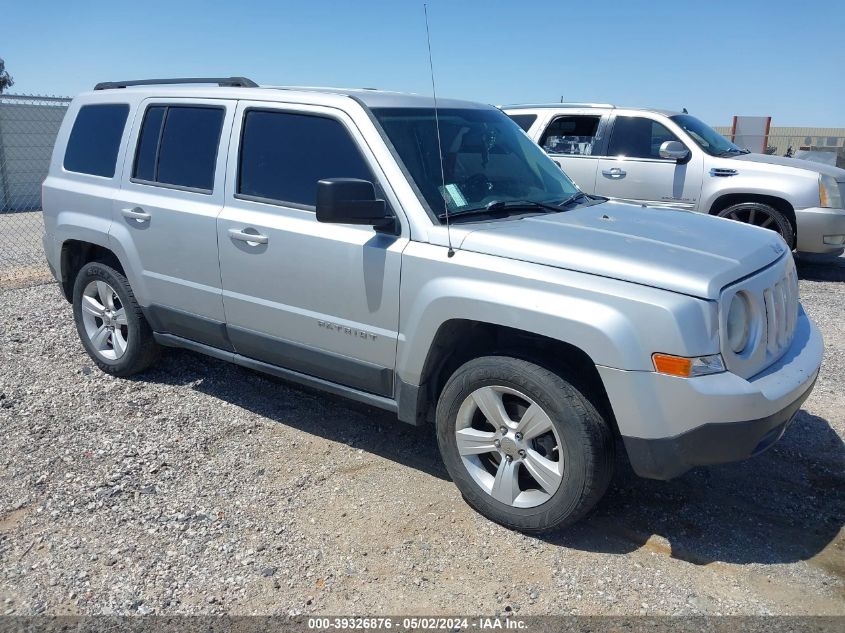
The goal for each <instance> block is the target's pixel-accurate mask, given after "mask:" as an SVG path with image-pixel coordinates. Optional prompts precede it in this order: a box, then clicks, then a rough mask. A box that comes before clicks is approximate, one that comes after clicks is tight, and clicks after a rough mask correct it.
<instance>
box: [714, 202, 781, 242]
mask: <svg viewBox="0 0 845 633" xmlns="http://www.w3.org/2000/svg"><path fill="white" fill-rule="evenodd" d="M717 215H718V216H719V217H720V218H728V219H729V220H736V221H738V222H745V223H746V224H753V225H754V226H759V227H761V228H764V229H771V230H772V231H775V232H777V234H778V235H780V236H781V237H782V238H783V241H784V242H786V244H787V246H789V248H790V249H791V248H793V247H794V246H795V231H794V230H793V228H792V223H791V222H790V221H789V219H788V218H787V217H786V216H785V215H784V214H783V213H781V212H780V211H778V210H777V209H775V208H774V207H773V206H771V205H768V204H763V203H762V202H741V203H739V204H734V205H731V206H729V207H727V208H726V209H722V210H721V211H719V213H718V214H717Z"/></svg>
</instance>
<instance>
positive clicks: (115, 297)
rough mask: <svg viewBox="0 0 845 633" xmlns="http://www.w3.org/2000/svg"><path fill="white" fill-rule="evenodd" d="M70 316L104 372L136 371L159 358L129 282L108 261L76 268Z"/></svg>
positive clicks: (142, 369)
mask: <svg viewBox="0 0 845 633" xmlns="http://www.w3.org/2000/svg"><path fill="white" fill-rule="evenodd" d="M73 318H74V321H76V330H77V332H79V338H80V339H81V340H82V345H83V346H84V347H85V351H86V352H88V355H89V356H90V357H91V358H92V359H93V361H94V362H95V363H96V364H97V366H98V367H99V368H100V369H102V370H103V371H104V372H106V373H107V374H112V375H113V376H130V375H132V374H137V373H138V372H142V371H144V370H145V369H147V368H148V367H149V366H150V365H152V364H153V363H154V362H155V360H156V359H157V358H158V355H159V351H160V348H159V346H158V344H157V343H156V341H155V339H154V338H153V332H152V329H151V328H150V326H149V324H148V323H147V320H146V319H145V318H144V315H143V313H142V312H141V308H140V306H139V305H138V302H137V301H135V295H134V294H133V293H132V288H131V287H130V286H129V282H128V281H127V280H126V277H124V276H123V275H122V274H121V273H120V272H118V271H117V270H115V269H114V268H112V267H111V266H108V265H107V264H104V263H102V262H91V263H88V264H85V266H83V267H82V269H81V270H80V271H79V274H78V275H77V276H76V282H75V283H74V285H73Z"/></svg>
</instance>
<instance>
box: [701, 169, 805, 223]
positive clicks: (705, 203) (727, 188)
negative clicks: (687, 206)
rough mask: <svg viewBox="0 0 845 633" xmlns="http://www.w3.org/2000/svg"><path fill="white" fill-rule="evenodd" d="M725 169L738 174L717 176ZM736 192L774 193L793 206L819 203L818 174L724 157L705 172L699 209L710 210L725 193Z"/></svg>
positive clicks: (803, 207) (769, 194)
mask: <svg viewBox="0 0 845 633" xmlns="http://www.w3.org/2000/svg"><path fill="white" fill-rule="evenodd" d="M724 169H729V170H734V171H735V172H736V174H735V175H733V176H718V175H714V174H716V173H724V172H722V171H719V170H724ZM714 170H715V171H714ZM737 194H746V195H748V194H751V195H761V196H771V197H774V198H780V199H782V200H785V201H786V202H788V203H789V204H790V205H791V206H792V208H793V209H805V208H807V207H814V206H818V204H819V176H818V174H817V173H814V172H810V171H807V170H803V169H793V168H789V167H782V166H778V165H763V166H758V165H755V164H754V163H753V162H750V161H739V160H723V161H720V162H718V163H714V164H712V165H708V167H707V169H705V172H704V184H703V186H702V189H701V201H700V210H702V211H705V212H709V211H710V209H712V208H713V204H714V203H715V202H716V201H717V200H718V199H719V198H721V197H722V196H725V195H737Z"/></svg>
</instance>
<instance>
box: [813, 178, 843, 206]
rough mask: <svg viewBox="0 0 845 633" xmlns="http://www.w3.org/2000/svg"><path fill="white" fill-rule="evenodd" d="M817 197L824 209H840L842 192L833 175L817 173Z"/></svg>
mask: <svg viewBox="0 0 845 633" xmlns="http://www.w3.org/2000/svg"><path fill="white" fill-rule="evenodd" d="M819 199H820V200H821V206H823V207H824V208H826V209H842V208H845V205H843V204H842V194H841V192H840V191H839V183H838V182H836V179H835V178H834V177H833V176H826V175H825V174H819Z"/></svg>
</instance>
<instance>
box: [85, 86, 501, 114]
mask: <svg viewBox="0 0 845 633" xmlns="http://www.w3.org/2000/svg"><path fill="white" fill-rule="evenodd" d="M127 93H128V94H133V95H139V94H140V95H143V96H149V97H163V98H178V97H188V98H210V99H247V100H258V101H273V100H276V99H278V100H280V101H295V102H301V103H310V102H313V101H314V96H315V95H320V96H322V97H323V98H322V99H320V102H321V103H324V102H325V101H333V100H337V99H354V100H355V101H357V102H358V103H360V104H362V105H364V106H365V107H367V108H431V107H434V99H433V97H430V96H426V95H418V94H412V93H407V92H392V91H387V90H376V89H373V88H335V87H323V86H256V87H240V86H197V85H188V84H177V85H167V84H154V85H135V86H133V85H129V86H126V87H120V88H118V87H114V88H112V87H109V88H105V89H99V90H94V91H91V92H86V93H83V94H82V95H80V96H84V97H85V98H86V100H93V101H105V100H113V99H114V98H115V96H117V95H120V94H127ZM437 107H438V108H471V109H488V108H494V107H495V106H492V105H488V104H483V103H478V102H475V101H465V100H462V99H449V98H445V99H444V98H438V99H437Z"/></svg>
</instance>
